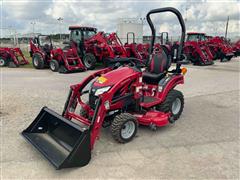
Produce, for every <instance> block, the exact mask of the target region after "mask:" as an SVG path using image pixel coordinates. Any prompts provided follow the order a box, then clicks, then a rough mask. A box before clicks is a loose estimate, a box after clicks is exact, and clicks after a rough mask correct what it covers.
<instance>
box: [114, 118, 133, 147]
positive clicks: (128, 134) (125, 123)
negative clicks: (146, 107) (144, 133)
mask: <svg viewBox="0 0 240 180" xmlns="http://www.w3.org/2000/svg"><path fill="white" fill-rule="evenodd" d="M137 129H138V122H137V120H136V118H135V117H134V116H133V115H131V114H129V113H122V114H119V115H117V116H115V118H114V119H113V122H112V124H111V133H112V136H113V138H114V139H115V140H116V141H117V142H119V143H127V142H129V141H131V140H132V139H133V138H134V136H135V135H136V133H137Z"/></svg>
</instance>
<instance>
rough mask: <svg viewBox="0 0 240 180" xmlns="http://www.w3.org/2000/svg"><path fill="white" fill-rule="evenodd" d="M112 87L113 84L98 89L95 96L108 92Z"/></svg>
mask: <svg viewBox="0 0 240 180" xmlns="http://www.w3.org/2000/svg"><path fill="white" fill-rule="evenodd" d="M110 88H111V86H106V87H103V88H100V89H97V90H96V92H95V96H98V95H100V94H103V93H105V92H107V91H108V90H109V89H110Z"/></svg>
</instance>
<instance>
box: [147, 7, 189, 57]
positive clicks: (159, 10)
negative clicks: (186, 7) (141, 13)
mask: <svg viewBox="0 0 240 180" xmlns="http://www.w3.org/2000/svg"><path fill="white" fill-rule="evenodd" d="M162 12H172V13H174V14H175V15H176V16H177V18H178V21H179V23H180V25H181V28H182V34H181V40H180V44H179V48H178V54H177V60H180V57H181V52H182V49H183V46H184V40H185V33H186V27H185V23H184V20H183V18H182V15H181V13H180V12H179V11H178V10H177V9H175V8H173V7H165V8H158V9H153V10H151V11H149V12H148V13H147V22H148V24H149V26H150V29H151V31H152V38H151V44H150V49H149V51H150V54H152V52H153V46H154V42H155V39H156V30H155V27H154V25H153V23H152V20H151V18H150V15H151V14H156V13H162Z"/></svg>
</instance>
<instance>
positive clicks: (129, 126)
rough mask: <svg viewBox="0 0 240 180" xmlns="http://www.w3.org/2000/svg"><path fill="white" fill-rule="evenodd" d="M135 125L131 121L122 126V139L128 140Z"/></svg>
mask: <svg viewBox="0 0 240 180" xmlns="http://www.w3.org/2000/svg"><path fill="white" fill-rule="evenodd" d="M135 128H136V127H135V123H134V122H133V121H128V122H126V123H125V124H124V125H123V128H122V129H121V136H122V138H123V139H128V138H130V137H131V136H132V135H133V134H134V131H135Z"/></svg>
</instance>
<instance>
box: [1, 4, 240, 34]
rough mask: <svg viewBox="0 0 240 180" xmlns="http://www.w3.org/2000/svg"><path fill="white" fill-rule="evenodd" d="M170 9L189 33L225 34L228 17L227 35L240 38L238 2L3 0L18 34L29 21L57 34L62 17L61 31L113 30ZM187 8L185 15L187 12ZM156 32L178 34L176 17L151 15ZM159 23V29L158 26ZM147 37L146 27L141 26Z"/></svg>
mask: <svg viewBox="0 0 240 180" xmlns="http://www.w3.org/2000/svg"><path fill="white" fill-rule="evenodd" d="M166 6H171V7H175V8H177V9H179V11H180V12H182V15H183V16H184V18H187V22H186V26H187V30H188V31H202V32H206V33H208V34H213V35H215V34H219V35H221V34H224V31H225V23H226V19H227V16H229V17H230V22H229V34H230V35H233V36H236V35H239V10H240V4H239V1H219V0H218V1H206V0H204V1H191V0H184V1H150V2H149V1H82V2H81V1H63V0H61V1H60V0H59V1H57V0H49V1H47V0H45V1H43V0H41V1H37V0H36V1H31V0H22V1H11V0H3V26H12V27H14V28H15V29H17V31H18V32H19V33H29V32H31V31H32V26H31V25H30V22H32V21H36V23H37V24H36V25H35V29H36V31H38V32H41V33H57V32H58V31H59V26H58V21H57V18H58V17H63V18H64V20H63V25H62V28H61V29H62V31H64V32H67V31H68V26H69V25H77V24H79V25H89V26H96V27H97V28H98V29H99V30H104V31H115V30H116V24H117V19H118V18H127V17H128V18H134V17H137V18H140V17H145V16H146V13H147V12H148V11H149V10H151V9H153V8H158V7H166ZM186 8H187V9H188V10H187V13H186ZM152 17H153V20H154V23H156V24H158V25H157V26H156V29H157V31H170V34H171V33H172V34H173V35H176V34H178V32H179V30H180V28H179V25H178V22H177V20H176V17H174V16H173V15H170V14H164V15H154V16H152ZM159 24H161V26H159ZM144 32H145V33H146V34H149V28H148V27H147V25H146V26H144Z"/></svg>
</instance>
